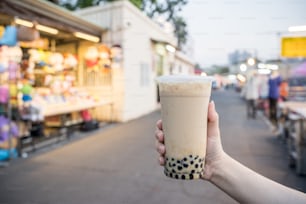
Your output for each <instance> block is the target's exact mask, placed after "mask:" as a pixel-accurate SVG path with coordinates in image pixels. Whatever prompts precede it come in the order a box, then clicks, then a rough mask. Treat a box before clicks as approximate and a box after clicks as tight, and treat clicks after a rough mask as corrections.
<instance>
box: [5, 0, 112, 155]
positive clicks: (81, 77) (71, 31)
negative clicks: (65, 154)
mask: <svg viewBox="0 0 306 204" xmlns="http://www.w3.org/2000/svg"><path fill="white" fill-rule="evenodd" d="M17 15H18V17H17ZM0 28H1V29H2V33H1V32H0V69H3V70H0V76H1V84H0V85H1V87H0V91H1V93H2V92H3V93H6V94H7V95H8V96H7V99H6V98H5V99H3V101H1V102H0V103H1V107H3V108H2V109H3V111H2V112H3V114H2V115H3V116H5V120H7V121H6V123H5V124H6V126H5V128H3V129H9V130H7V131H8V132H9V136H7V138H17V140H19V141H20V142H19V144H20V145H19V153H20V154H22V153H23V150H24V148H28V149H35V144H37V141H39V142H40V141H45V140H49V139H51V138H53V137H54V136H55V137H58V136H59V135H63V134H59V133H64V135H65V136H70V135H71V132H72V130H75V129H78V130H80V129H81V130H90V129H96V128H98V127H99V122H98V121H97V120H95V116H96V115H97V114H96V111H95V110H97V109H99V108H100V107H105V106H107V107H108V110H109V112H110V113H107V114H108V115H109V121H111V120H112V110H113V101H112V98H111V96H110V95H111V94H109V95H108V96H109V97H104V96H105V94H104V95H103V93H101V92H98V91H97V90H96V89H93V88H92V87H95V86H96V87H101V86H102V85H101V82H103V83H104V85H105V84H107V87H111V86H112V75H111V67H112V65H113V59H115V58H116V57H117V55H116V56H115V55H114V50H116V48H113V49H111V48H109V47H108V46H107V45H101V44H100V43H99V42H100V40H101V36H102V33H103V31H104V29H102V28H101V27H99V26H96V25H94V24H91V23H88V22H87V21H84V20H83V19H80V18H78V17H76V16H74V15H72V14H71V13H70V12H68V11H64V10H62V9H59V8H58V7H56V6H54V5H52V4H50V3H48V2H45V1H33V0H25V1H16V0H12V1H7V0H4V1H1V2H0ZM1 29H0V31H1ZM94 49H96V51H97V52H92V50H94ZM6 53H8V54H6ZM99 83H100V84H99ZM109 89H110V88H109ZM2 95H3V94H1V98H2ZM3 96H4V95H3ZM2 109H1V110H2ZM1 117H2V116H1ZM3 120H4V119H3ZM7 124H10V125H7ZM15 126H18V128H16V129H18V133H16V131H15V132H14V131H13V130H14V127H15ZM3 127H4V126H3ZM7 127H9V128H7ZM5 142H6V143H5ZM17 144H18V142H15V140H14V141H13V140H12V141H11V140H8V139H7V140H6V141H1V140H0V149H3V148H2V147H8V148H7V149H13V150H16V149H17ZM1 145H2V146H1ZM9 157H10V156H9Z"/></svg>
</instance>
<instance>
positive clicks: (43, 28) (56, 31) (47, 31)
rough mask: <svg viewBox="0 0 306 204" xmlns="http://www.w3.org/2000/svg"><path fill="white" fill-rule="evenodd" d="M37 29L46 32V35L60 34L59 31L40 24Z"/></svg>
mask: <svg viewBox="0 0 306 204" xmlns="http://www.w3.org/2000/svg"><path fill="white" fill-rule="evenodd" d="M36 28H37V29H38V30H40V31H43V32H46V33H51V34H53V35H56V34H58V30H57V29H55V28H51V27H48V26H44V25H40V24H38V25H37V26H36Z"/></svg>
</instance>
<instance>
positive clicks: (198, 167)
mask: <svg viewBox="0 0 306 204" xmlns="http://www.w3.org/2000/svg"><path fill="white" fill-rule="evenodd" d="M157 82H158V86H159V94H160V100H161V113H162V121H163V131H164V134H165V146H166V155H165V159H166V163H165V167H164V173H165V175H166V176H168V177H171V178H175V179H183V180H191V179H198V178H200V177H201V175H202V174H203V172H204V164H205V154H206V141H207V112H208V104H209V100H210V95H211V84H212V78H211V77H203V76H182V75H179V76H175V75H170V76H162V77H158V78H157Z"/></svg>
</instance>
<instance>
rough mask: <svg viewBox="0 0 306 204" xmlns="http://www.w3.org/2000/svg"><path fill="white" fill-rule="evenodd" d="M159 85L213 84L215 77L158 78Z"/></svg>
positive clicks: (171, 76)
mask: <svg viewBox="0 0 306 204" xmlns="http://www.w3.org/2000/svg"><path fill="white" fill-rule="evenodd" d="M156 81H157V83H159V84H161V83H162V84H164V83H165V84H180V83H211V82H213V81H214V77H209V76H195V75H165V76H160V77H157V79H156Z"/></svg>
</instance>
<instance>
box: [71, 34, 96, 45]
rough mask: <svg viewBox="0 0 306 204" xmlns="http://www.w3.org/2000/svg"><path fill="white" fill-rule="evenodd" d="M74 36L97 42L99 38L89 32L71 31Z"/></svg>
mask: <svg viewBox="0 0 306 204" xmlns="http://www.w3.org/2000/svg"><path fill="white" fill-rule="evenodd" d="M73 34H74V36H75V37H78V38H81V39H84V40H88V41H92V42H95V43H97V42H99V41H100V38H98V37H97V36H94V35H89V34H85V33H81V32H74V33H73Z"/></svg>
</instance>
